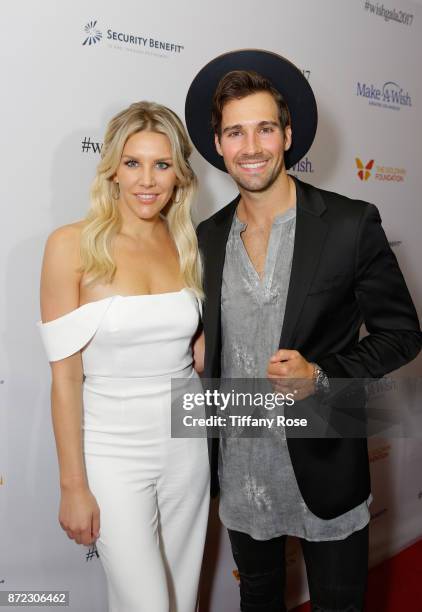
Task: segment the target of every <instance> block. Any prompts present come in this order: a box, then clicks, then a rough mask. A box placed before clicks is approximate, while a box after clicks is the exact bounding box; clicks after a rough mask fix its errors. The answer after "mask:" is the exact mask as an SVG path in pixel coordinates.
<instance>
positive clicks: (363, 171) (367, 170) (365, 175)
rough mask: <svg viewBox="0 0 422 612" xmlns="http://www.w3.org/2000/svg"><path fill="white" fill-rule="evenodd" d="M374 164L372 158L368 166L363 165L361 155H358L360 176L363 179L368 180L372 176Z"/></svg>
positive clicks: (357, 164)
mask: <svg viewBox="0 0 422 612" xmlns="http://www.w3.org/2000/svg"><path fill="white" fill-rule="evenodd" d="M373 165H374V160H373V159H371V160H370V161H369V162H368V163H367V164H366V166H364V165H363V163H362V161H361V160H360V159H359V157H356V166H357V167H358V177H359V178H360V180H361V181H367V180H368V179H369V177H370V176H371V170H372V166H373Z"/></svg>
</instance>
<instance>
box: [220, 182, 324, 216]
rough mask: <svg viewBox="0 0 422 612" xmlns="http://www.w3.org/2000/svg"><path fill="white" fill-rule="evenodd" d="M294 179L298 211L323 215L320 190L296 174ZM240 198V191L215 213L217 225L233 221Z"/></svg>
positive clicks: (322, 201)
mask: <svg viewBox="0 0 422 612" xmlns="http://www.w3.org/2000/svg"><path fill="white" fill-rule="evenodd" d="M290 176H291V175H290ZM292 179H293V180H294V183H295V186H296V206H297V209H298V211H299V210H303V211H305V212H308V213H310V214H311V215H315V216H317V217H319V216H321V215H322V213H323V212H325V209H326V206H325V204H324V200H323V198H322V196H321V193H320V191H319V190H318V189H317V188H316V187H313V186H312V185H309V184H308V183H304V182H303V181H301V180H299V179H298V178H296V177H295V176H292ZM239 200H240V193H239V194H238V195H237V196H236V197H235V198H234V200H232V201H231V202H230V203H229V204H227V206H224V208H222V209H221V210H219V211H218V212H217V213H216V214H215V215H214V222H215V223H216V224H217V225H221V224H224V223H228V222H230V223H231V221H232V219H233V215H234V213H235V210H236V207H237V205H238V203H239Z"/></svg>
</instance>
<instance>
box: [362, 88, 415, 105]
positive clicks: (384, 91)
mask: <svg viewBox="0 0 422 612" xmlns="http://www.w3.org/2000/svg"><path fill="white" fill-rule="evenodd" d="M356 95H357V96H358V98H366V99H367V100H368V104H370V105H371V106H380V107H381V108H389V109H391V110H400V109H401V108H403V107H406V106H408V107H410V106H412V98H411V96H410V94H409V92H408V91H405V90H404V89H403V87H401V86H400V85H399V84H398V83H395V82H394V81H387V82H386V83H384V85H382V87H378V86H376V85H374V84H373V83H369V84H368V83H361V82H359V81H358V83H357V85H356Z"/></svg>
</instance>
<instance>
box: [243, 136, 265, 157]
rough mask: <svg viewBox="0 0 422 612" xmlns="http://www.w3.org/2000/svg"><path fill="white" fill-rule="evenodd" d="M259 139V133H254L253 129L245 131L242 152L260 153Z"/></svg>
mask: <svg viewBox="0 0 422 612" xmlns="http://www.w3.org/2000/svg"><path fill="white" fill-rule="evenodd" d="M261 151H262V147H261V140H260V138H259V134H257V133H256V131H255V130H251V131H250V132H247V133H246V140H245V147H244V152H245V153H247V154H248V155H254V154H256V153H261Z"/></svg>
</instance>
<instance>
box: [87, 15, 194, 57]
mask: <svg viewBox="0 0 422 612" xmlns="http://www.w3.org/2000/svg"><path fill="white" fill-rule="evenodd" d="M84 33H85V35H84V40H83V42H82V45H83V46H91V45H95V44H97V43H98V42H100V41H101V40H106V41H108V45H109V47H112V48H114V49H119V50H126V51H132V52H135V53H144V54H148V55H156V56H160V57H168V56H169V55H170V54H179V53H181V52H182V51H183V50H184V46H183V45H180V44H178V43H175V42H171V41H167V40H159V39H157V38H153V37H152V36H149V35H147V34H142V35H140V34H138V33H133V32H122V31H119V30H116V29H114V28H107V29H106V30H105V35H104V38H103V32H102V31H101V30H100V29H98V28H97V20H92V21H89V22H88V23H87V24H86V25H85V26H84Z"/></svg>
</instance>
